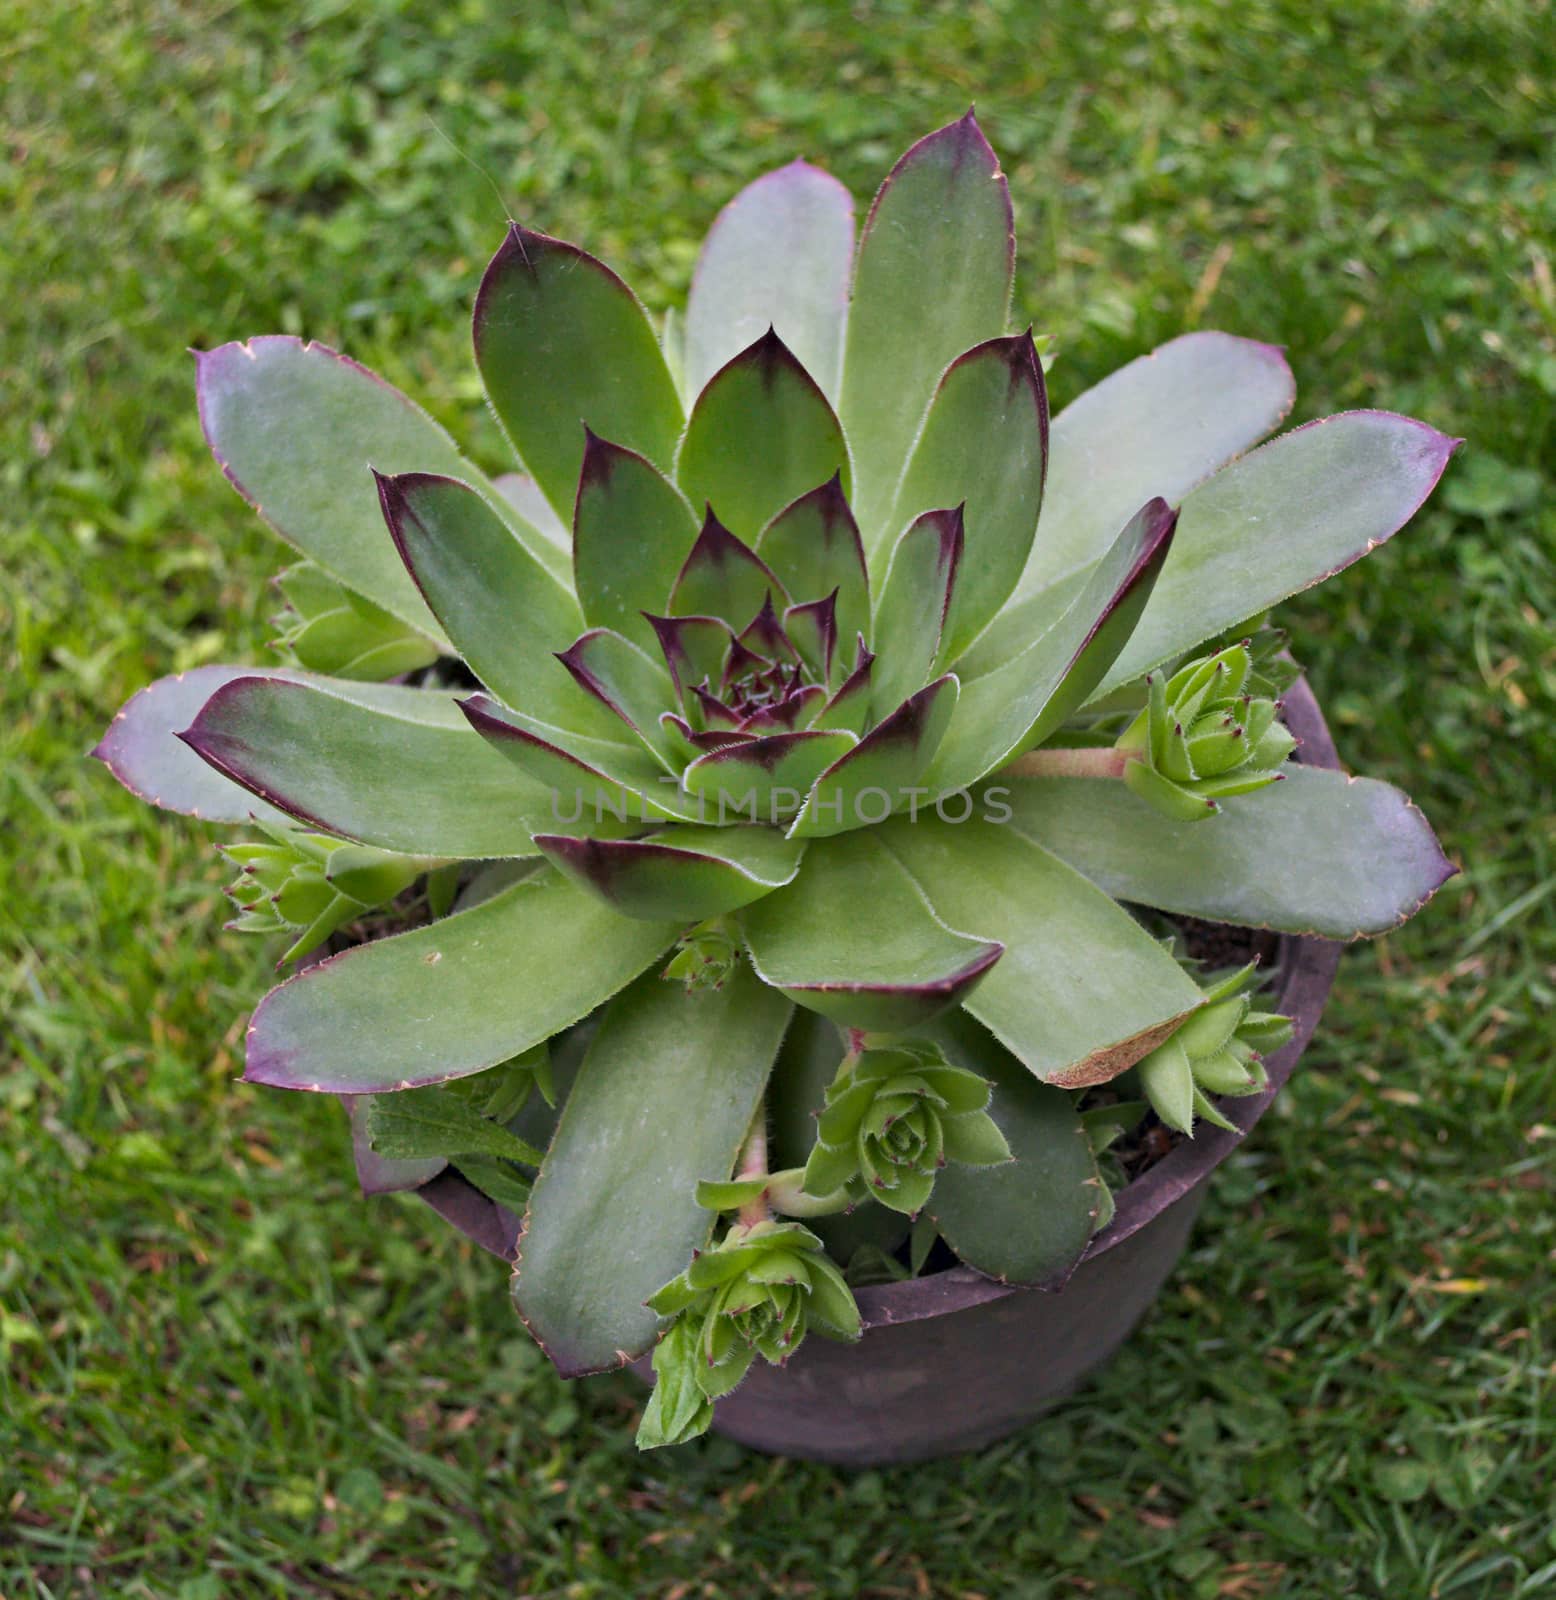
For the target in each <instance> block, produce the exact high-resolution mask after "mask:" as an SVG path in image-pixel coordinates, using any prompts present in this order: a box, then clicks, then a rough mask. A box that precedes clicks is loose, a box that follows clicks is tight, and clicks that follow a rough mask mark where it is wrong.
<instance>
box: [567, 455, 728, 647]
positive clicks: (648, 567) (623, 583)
mask: <svg viewBox="0 0 1556 1600" xmlns="http://www.w3.org/2000/svg"><path fill="white" fill-rule="evenodd" d="M696 537H697V518H696V515H695V514H694V512H693V511H692V508H691V506H690V505H689V504H688V503H687V500H686V497H685V496H684V495H683V494H682V493H681V491H680V490H679V489H677V488H676V487H675V485H674V484H673V483H671V481H670V480H669V479H668V478H667V477H665V475H664V474H663V473H662V472H660V470H659V469H658V468H657V467H656V466H654V464H653V463H652V462H651V461H649V460H647V459H646V458H645V457H643V456H640V455H638V454H637V453H636V452H635V451H632V450H624V449H622V448H621V446H620V445H615V444H612V443H610V441H609V440H607V439H601V438H600V437H598V435H596V434H593V433H590V434H588V435H587V437H586V441H585V446H584V456H583V466H582V469H581V471H580V475H579V479H578V499H577V502H576V504H575V506H574V508H573V576H574V581H575V583H576V585H577V589H578V601H579V604H580V605H581V606H582V607H583V612H584V616H585V617H586V618H587V619H588V621H589V622H590V623H591V624H593V625H594V626H595V627H601V628H614V629H615V630H616V631H617V632H618V633H624V634H626V635H627V637H628V638H636V639H640V640H642V642H644V643H647V639H646V638H645V637H644V634H643V626H644V624H643V613H645V612H656V613H657V612H660V611H663V610H664V608H665V603H666V601H667V600H668V599H669V597H670V591H671V589H672V588H673V587H674V586H675V580H676V575H677V574H678V573H679V572H680V570H681V564H682V562H684V561H685V559H686V552H687V551H688V550H689V549H690V548H691V545H692V541H693V540H694V539H695V538H696Z"/></svg>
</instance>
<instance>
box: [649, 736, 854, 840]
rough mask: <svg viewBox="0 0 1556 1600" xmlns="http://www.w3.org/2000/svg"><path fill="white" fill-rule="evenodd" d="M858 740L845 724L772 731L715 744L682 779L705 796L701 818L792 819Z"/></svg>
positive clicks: (692, 792)
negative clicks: (719, 745) (842, 726)
mask: <svg viewBox="0 0 1556 1600" xmlns="http://www.w3.org/2000/svg"><path fill="white" fill-rule="evenodd" d="M856 742H857V741H856V740H855V738H854V736H853V735H852V734H851V733H848V732H845V731H843V730H841V729H836V730H817V729H810V730H802V731H801V732H799V733H777V734H772V735H770V736H768V737H767V738H764V739H753V740H751V741H750V742H749V743H748V744H731V745H725V746H723V748H722V749H718V750H710V751H709V752H708V754H707V755H705V756H699V757H698V758H697V759H696V760H695V761H694V762H693V763H692V764H691V765H690V766H689V767H688V768H687V769H686V771H685V772H684V773H683V774H682V776H681V782H682V784H683V786H684V787H685V789H686V791H687V793H688V794H690V795H693V796H695V797H696V798H697V799H698V801H699V802H701V805H702V809H701V811H700V812H699V817H700V819H701V820H705V821H708V822H716V823H724V822H733V821H737V820H739V819H741V818H745V819H746V820H747V821H750V822H763V823H778V822H781V821H787V820H788V819H789V818H790V817H792V816H793V815H794V814H795V812H796V811H797V810H798V809H799V807H800V804H801V802H802V801H803V800H804V798H805V796H806V794H807V793H808V792H809V791H810V789H811V786H812V785H813V784H814V783H815V782H816V781H817V779H818V778H820V777H821V775H822V774H823V773H824V772H826V771H827V770H829V769H830V768H832V767H834V766H835V765H836V764H837V763H838V761H839V760H840V759H843V758H846V756H847V755H848V753H849V752H850V751H851V750H853V749H854V748H855V745H856Z"/></svg>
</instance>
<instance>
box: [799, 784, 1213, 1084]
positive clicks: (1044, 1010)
mask: <svg viewBox="0 0 1556 1600" xmlns="http://www.w3.org/2000/svg"><path fill="white" fill-rule="evenodd" d="M972 799H973V801H974V805H973V807H971V808H968V809H969V810H970V811H971V814H970V815H969V817H968V820H967V821H965V822H961V823H955V822H951V821H945V820H942V819H941V818H939V817H937V816H935V815H933V814H929V815H925V814H923V813H920V815H919V817H918V820H917V821H916V822H912V821H909V820H908V819H907V818H904V817H897V818H894V819H893V820H892V821H891V822H889V823H887V824H886V825H885V826H884V827H883V828H881V829H879V830H877V835H876V836H877V837H878V838H879V839H880V840H881V842H882V844H883V845H884V846H885V847H886V848H888V849H890V850H891V851H892V852H893V853H894V854H895V855H896V856H897V858H898V860H899V861H901V862H902V864H903V866H904V868H905V869H906V871H907V872H908V873H909V874H910V875H911V876H912V877H913V879H914V880H915V881H916V882H917V883H918V884H919V885H921V887H922V888H923V890H924V893H925V894H926V895H928V897H929V899H930V901H931V902H932V903H933V904H934V906H935V908H936V910H937V911H938V912H939V913H940V915H941V916H942V917H944V918H946V920H947V921H949V922H951V923H953V924H955V925H956V926H958V927H967V928H977V929H979V930H980V932H982V933H983V934H984V935H985V936H986V937H988V938H991V939H998V940H1000V941H1001V942H1002V943H1003V944H1004V945H1005V946H1006V947H1007V949H1006V955H1005V959H1004V960H1003V961H1001V962H1000V963H999V965H998V966H997V967H995V968H994V970H993V971H992V972H991V973H990V974H989V976H988V978H987V979H986V980H985V981H984V983H982V984H981V985H980V986H979V988H978V989H977V991H976V992H975V993H973V994H972V995H971V996H969V998H968V1000H967V1002H966V1005H967V1009H968V1010H969V1011H971V1012H972V1014H973V1015H974V1016H975V1017H976V1018H977V1019H978V1020H979V1021H980V1022H981V1023H983V1025H984V1026H985V1027H986V1028H988V1029H989V1030H990V1032H992V1033H993V1034H994V1036H995V1037H996V1038H997V1039H999V1040H1000V1042H1001V1043H1002V1044H1004V1045H1005V1047H1006V1048H1007V1049H1008V1050H1011V1051H1013V1052H1014V1053H1015V1054H1016V1055H1017V1056H1019V1057H1020V1059H1021V1060H1022V1062H1023V1063H1024V1064H1025V1066H1026V1068H1027V1070H1028V1071H1029V1072H1031V1073H1033V1074H1034V1075H1035V1076H1037V1077H1039V1078H1042V1079H1044V1080H1045V1081H1047V1082H1052V1083H1059V1084H1062V1085H1063V1086H1065V1087H1068V1088H1078V1087H1081V1086H1083V1085H1086V1084H1091V1083H1105V1082H1107V1081H1108V1080H1109V1079H1111V1078H1114V1077H1116V1076H1117V1075H1118V1074H1119V1073H1120V1072H1122V1071H1124V1070H1125V1068H1127V1067H1129V1066H1131V1065H1132V1064H1133V1063H1134V1062H1135V1061H1137V1060H1138V1059H1139V1058H1140V1057H1141V1056H1142V1055H1144V1054H1146V1052H1147V1051H1149V1050H1150V1049H1152V1048H1153V1047H1154V1046H1155V1045H1156V1044H1159V1043H1160V1042H1161V1039H1162V1038H1163V1037H1164V1036H1165V1034H1166V1033H1167V1032H1170V1031H1171V1029H1172V1028H1173V1027H1175V1026H1176V1025H1177V1023H1178V1021H1179V1020H1180V1019H1181V1018H1182V1017H1183V1016H1185V1015H1187V1013H1188V1012H1190V1011H1192V1010H1193V1009H1194V1008H1195V1007H1196V1006H1198V1005H1199V1003H1200V1000H1201V995H1200V991H1199V989H1198V987H1197V986H1196V985H1195V984H1194V983H1193V982H1192V981H1191V980H1190V979H1189V978H1188V977H1187V976H1186V975H1185V973H1184V971H1183V969H1182V968H1181V967H1180V966H1179V965H1178V963H1177V962H1176V961H1174V960H1173V958H1172V957H1171V956H1170V955H1169V954H1168V953H1167V952H1166V950H1164V949H1163V948H1162V946H1161V945H1160V944H1159V943H1158V942H1157V941H1156V940H1155V939H1153V938H1152V937H1151V935H1150V934H1149V933H1147V932H1146V931H1145V929H1144V928H1142V927H1141V926H1140V925H1139V923H1137V922H1136V921H1135V920H1134V918H1133V917H1131V916H1130V915H1129V913H1128V912H1127V911H1125V910H1124V909H1123V907H1121V906H1119V905H1118V904H1116V903H1115V902H1114V901H1113V900H1112V899H1111V898H1109V896H1107V895H1105V894H1103V893H1102V891H1101V890H1100V889H1097V888H1095V887H1093V885H1092V884H1090V883H1089V882H1087V880H1086V879H1085V878H1084V877H1082V876H1081V874H1080V873H1079V872H1076V871H1075V870H1074V869H1073V868H1071V867H1069V866H1067V865H1066V864H1065V863H1064V862H1063V861H1061V860H1060V859H1059V858H1058V857H1057V856H1054V855H1051V854H1049V853H1048V852H1047V851H1045V850H1042V849H1040V848H1039V847H1038V846H1037V845H1035V844H1033V843H1032V841H1031V840H1030V839H1028V838H1026V837H1024V836H1023V835H1021V834H1018V833H1016V832H1015V831H1014V830H1013V829H1012V828H1011V827H1009V826H1006V825H1001V823H1000V822H999V821H997V820H994V818H995V817H996V816H997V813H996V812H995V811H994V809H993V805H994V801H995V800H996V799H998V795H997V793H996V791H992V790H991V791H988V792H986V793H985V794H984V795H981V796H973V797H972ZM1207 831H1208V830H1207ZM814 848H815V847H814V846H812V850H814ZM809 860H810V858H809V857H807V866H808V865H809Z"/></svg>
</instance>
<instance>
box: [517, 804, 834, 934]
mask: <svg viewBox="0 0 1556 1600" xmlns="http://www.w3.org/2000/svg"><path fill="white" fill-rule="evenodd" d="M535 843H536V844H537V845H538V846H539V847H540V849H541V851H542V853H543V854H544V855H546V856H547V857H548V858H549V859H550V860H551V861H552V862H554V863H555V864H556V866H557V867H558V868H560V870H561V871H563V872H565V873H566V874H567V875H568V876H569V877H571V878H572V879H573V880H574V881H575V882H576V883H578V884H581V885H582V886H583V887H584V888H586V889H588V890H589V891H590V892H591V893H593V894H597V895H599V896H600V898H601V899H603V900H604V901H605V902H606V903H607V904H608V905H610V906H613V907H614V908H615V909H616V910H617V911H619V912H621V913H622V915H623V916H628V917H638V918H641V919H644V920H646V921H650V922H662V921H671V922H682V923H690V922H701V921H702V920H703V919H704V918H706V917H716V916H721V915H723V913H724V912H726V911H734V910H737V909H738V908H739V907H741V906H744V905H749V904H750V903H751V902H752V901H753V900H759V899H761V897H762V896H763V895H765V894H771V893H772V892H773V890H774V889H779V888H782V887H783V885H784V884H786V883H790V882H792V881H793V879H794V875H795V873H796V872H798V871H799V868H800V858H801V856H802V855H803V854H804V851H805V846H804V845H803V844H802V843H799V842H798V841H795V840H789V839H785V838H784V836H783V835H782V834H781V833H779V832H777V831H776V830H775V829H773V828H751V827H744V828H741V827H735V828H719V827H712V828H695V827H675V828H666V829H664V830H663V831H662V832H660V833H656V834H653V835H652V836H650V837H649V838H646V839H590V838H580V837H576V836H567V835H561V834H538V835H536V838H535Z"/></svg>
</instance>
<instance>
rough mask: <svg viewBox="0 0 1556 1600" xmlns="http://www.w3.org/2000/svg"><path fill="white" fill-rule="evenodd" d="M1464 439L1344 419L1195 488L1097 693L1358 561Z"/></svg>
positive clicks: (1395, 421) (1288, 439)
mask: <svg viewBox="0 0 1556 1600" xmlns="http://www.w3.org/2000/svg"><path fill="white" fill-rule="evenodd" d="M1459 443H1460V441H1459V440H1457V439H1450V438H1448V437H1447V436H1446V435H1445V434H1441V433H1438V432H1437V430H1436V429H1435V428H1429V427H1427V425H1426V424H1425V423H1424V422H1416V421H1414V420H1412V419H1411V418H1410V417H1401V416H1396V415H1395V414H1394V413H1393V412H1389V411H1342V412H1341V413H1340V414H1339V415H1338V416H1333V417H1325V418H1324V419H1323V420H1322V421H1320V422H1310V423H1308V424H1307V426H1306V427H1302V428H1297V429H1294V430H1293V431H1292V432H1291V433H1286V434H1282V435H1281V437H1280V438H1278V439H1272V440H1271V441H1270V443H1269V444H1266V445H1261V446H1260V447H1259V449H1257V450H1255V451H1254V452H1253V453H1252V454H1251V455H1247V456H1244V457H1243V459H1242V460H1241V461H1237V462H1234V463H1233V464H1232V465H1231V466H1230V467H1227V468H1225V469H1224V470H1223V471H1221V472H1218V473H1217V474H1216V475H1215V477H1214V478H1212V479H1211V480H1210V482H1209V483H1207V484H1205V485H1204V486H1203V487H1201V488H1199V489H1196V490H1195V491H1194V492H1193V493H1192V494H1191V495H1190V496H1189V497H1188V498H1187V499H1186V500H1185V501H1184V502H1183V505H1182V508H1181V509H1180V511H1179V515H1178V531H1177V533H1176V535H1175V536H1174V538H1173V548H1172V554H1171V555H1170V556H1169V557H1168V558H1167V564H1166V566H1165V567H1164V568H1163V569H1162V575H1161V578H1160V579H1159V580H1158V582H1157V585H1156V589H1155V591H1154V592H1153V594H1152V595H1151V601H1150V604H1149V605H1147V606H1146V608H1145V615H1144V616H1143V617H1142V618H1141V619H1140V624H1139V626H1138V627H1137V628H1136V629H1135V631H1134V635H1133V636H1132V637H1131V639H1130V641H1129V643H1128V644H1127V645H1126V646H1125V647H1124V651H1123V653H1122V654H1121V655H1120V656H1119V658H1118V660H1117V661H1116V662H1115V663H1114V665H1113V668H1112V670H1111V671H1110V672H1109V673H1108V675H1107V677H1106V678H1104V679H1103V682H1102V692H1104V693H1105V692H1106V691H1107V690H1108V689H1111V688H1113V687H1114V686H1116V685H1117V684H1121V683H1128V682H1129V681H1130V680H1131V679H1134V678H1138V677H1139V676H1140V675H1141V674H1142V673H1145V672H1149V671H1150V670H1151V669H1152V668H1153V667H1157V666H1160V665H1161V664H1162V663H1163V662H1165V661H1168V660H1171V659H1173V658H1174V657H1177V656H1180V655H1183V654H1185V653H1186V652H1187V651H1189V650H1192V649H1193V648H1194V646H1195V645H1197V644H1201V643H1203V642H1204V641H1205V640H1206V639H1210V638H1213V637H1215V636H1216V635H1217V634H1219V633H1223V632H1225V631H1226V630H1227V629H1228V628H1231V627H1233V626H1235V625H1236V624H1237V623H1239V622H1241V621H1242V620H1243V619H1244V618H1245V617H1247V616H1250V615H1252V614H1255V613H1257V612H1259V611H1262V610H1264V609H1266V608H1267V607H1269V606H1272V605H1274V604H1275V603H1276V602H1277V601H1279V600H1284V599H1286V598H1287V596H1289V595H1293V594H1296V593H1297V592H1298V591H1299V590H1302V589H1306V588H1309V587H1311V586H1312V585H1313V584H1315V583H1319V582H1321V581H1322V580H1323V579H1325V578H1329V577H1333V576H1334V574H1335V573H1337V572H1341V571H1343V570H1344V569H1345V568H1346V567H1348V566H1350V565H1351V563H1352V562H1353V561H1359V560H1360V559H1361V558H1362V557H1363V556H1364V555H1366V554H1367V552H1368V551H1369V550H1372V549H1374V548H1375V547H1376V546H1378V545H1380V544H1382V543H1383V542H1384V540H1386V539H1389V538H1391V537H1392V536H1393V535H1394V534H1395V533H1397V532H1398V531H1399V530H1400V529H1401V528H1402V527H1404V525H1405V524H1406V523H1407V522H1408V521H1409V520H1410V519H1411V517H1413V516H1414V515H1415V513H1416V511H1417V510H1418V509H1419V508H1420V505H1421V503H1422V501H1424V500H1425V499H1426V497H1427V496H1428V495H1429V494H1430V493H1431V492H1432V490H1433V489H1434V488H1435V487H1436V485H1437V480H1438V479H1439V478H1440V477H1441V476H1442V473H1443V468H1444V467H1446V466H1447V464H1448V458H1449V456H1451V455H1452V454H1453V452H1454V451H1455V450H1456V449H1457V448H1458V446H1459Z"/></svg>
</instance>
